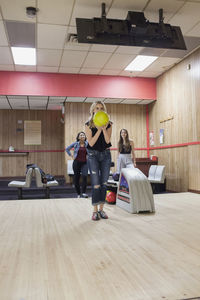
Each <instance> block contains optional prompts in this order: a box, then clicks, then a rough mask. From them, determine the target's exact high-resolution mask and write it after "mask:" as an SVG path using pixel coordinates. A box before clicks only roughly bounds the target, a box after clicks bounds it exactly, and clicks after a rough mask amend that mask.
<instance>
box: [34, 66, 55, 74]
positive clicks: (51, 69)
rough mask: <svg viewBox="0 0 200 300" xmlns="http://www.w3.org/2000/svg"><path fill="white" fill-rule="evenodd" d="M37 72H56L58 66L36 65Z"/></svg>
mask: <svg viewBox="0 0 200 300" xmlns="http://www.w3.org/2000/svg"><path fill="white" fill-rule="evenodd" d="M37 71H38V72H47V73H57V72H58V67H48V66H37Z"/></svg>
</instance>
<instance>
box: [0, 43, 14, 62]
mask: <svg viewBox="0 0 200 300" xmlns="http://www.w3.org/2000/svg"><path fill="white" fill-rule="evenodd" d="M0 64H1V65H12V64H13V60H12V55H11V51H10V49H9V48H8V47H0Z"/></svg>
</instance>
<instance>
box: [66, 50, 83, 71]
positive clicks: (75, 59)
mask: <svg viewBox="0 0 200 300" xmlns="http://www.w3.org/2000/svg"><path fill="white" fill-rule="evenodd" d="M86 55H87V52H85V51H84V52H83V51H68V50H65V51H64V52H63V56H62V61H61V67H68V68H80V67H81V65H82V63H83V61H84V59H85V57H86Z"/></svg>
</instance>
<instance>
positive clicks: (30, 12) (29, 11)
mask: <svg viewBox="0 0 200 300" xmlns="http://www.w3.org/2000/svg"><path fill="white" fill-rule="evenodd" d="M37 12H38V9H37V8H36V7H33V6H28V7H26V15H27V17H29V18H34V17H35V16H36V14H37Z"/></svg>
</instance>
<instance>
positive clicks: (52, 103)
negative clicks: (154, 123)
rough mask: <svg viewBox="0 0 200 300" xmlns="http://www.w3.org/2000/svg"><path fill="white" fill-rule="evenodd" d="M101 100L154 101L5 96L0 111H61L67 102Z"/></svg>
mask: <svg viewBox="0 0 200 300" xmlns="http://www.w3.org/2000/svg"><path fill="white" fill-rule="evenodd" d="M96 100H101V101H103V102H105V103H119V104H120V103H121V104H138V105H144V104H149V103H151V102H153V101H154V100H145V99H143V100H141V99H125V98H124V99H112V98H87V97H47V96H42V97H41V96H40V97H39V96H8V95H6V96H4V95H0V109H28V110H60V109H61V108H62V107H63V105H64V104H65V103H66V102H79V103H80V102H82V103H83V102H85V103H92V102H94V101H96Z"/></svg>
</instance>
